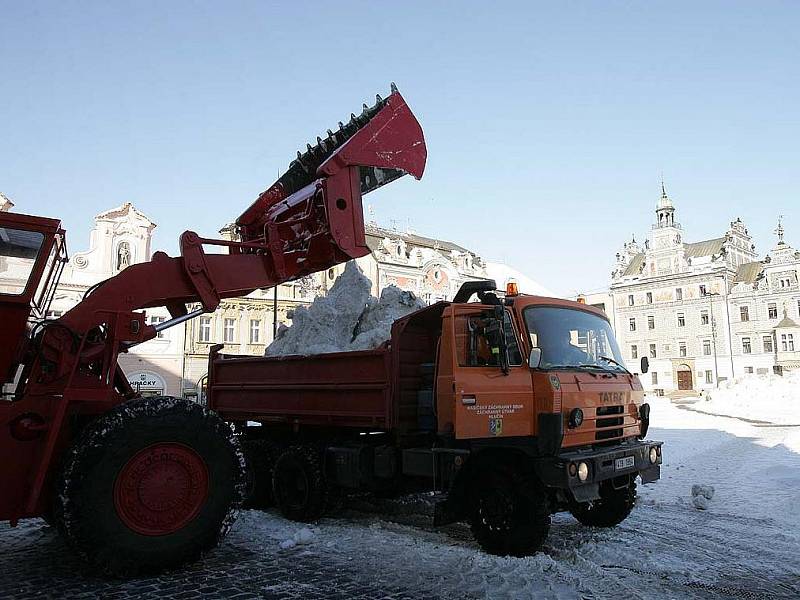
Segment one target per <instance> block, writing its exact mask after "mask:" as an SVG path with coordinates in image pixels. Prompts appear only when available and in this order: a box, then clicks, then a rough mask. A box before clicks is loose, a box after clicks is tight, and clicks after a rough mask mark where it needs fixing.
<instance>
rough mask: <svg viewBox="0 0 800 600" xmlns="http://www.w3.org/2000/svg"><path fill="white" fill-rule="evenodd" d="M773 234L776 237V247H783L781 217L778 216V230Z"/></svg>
mask: <svg viewBox="0 0 800 600" xmlns="http://www.w3.org/2000/svg"><path fill="white" fill-rule="evenodd" d="M775 233H776V234H777V235H778V245H779V246H781V245H783V234H784V230H783V215H778V228H777V229H776V230H775Z"/></svg>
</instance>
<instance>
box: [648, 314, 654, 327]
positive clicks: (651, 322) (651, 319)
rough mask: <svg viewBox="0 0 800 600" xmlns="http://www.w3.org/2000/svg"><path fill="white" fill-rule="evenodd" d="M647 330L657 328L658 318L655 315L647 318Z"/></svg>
mask: <svg viewBox="0 0 800 600" xmlns="http://www.w3.org/2000/svg"><path fill="white" fill-rule="evenodd" d="M647 328H648V329H655V328H656V318H655V317H654V316H653V315H650V316H649V317H647Z"/></svg>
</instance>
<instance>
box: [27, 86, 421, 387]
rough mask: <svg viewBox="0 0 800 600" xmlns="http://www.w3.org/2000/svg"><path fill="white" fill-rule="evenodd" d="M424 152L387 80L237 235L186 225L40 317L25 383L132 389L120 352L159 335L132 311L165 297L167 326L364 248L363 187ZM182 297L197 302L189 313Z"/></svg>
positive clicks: (260, 202)
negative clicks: (384, 93) (63, 307)
mask: <svg viewBox="0 0 800 600" xmlns="http://www.w3.org/2000/svg"><path fill="white" fill-rule="evenodd" d="M426 158H427V151H426V147H425V140H424V137H423V133H422V129H421V127H420V125H419V123H418V122H417V120H416V118H415V117H414V114H413V113H412V112H411V109H410V108H409V107H408V105H407V104H406V102H405V100H404V99H403V97H402V96H401V95H400V93H399V92H398V91H397V88H396V87H395V86H394V85H392V93H391V94H390V95H389V96H388V97H387V98H385V99H381V97H380V96H378V97H377V101H376V104H375V105H374V106H371V107H367V106H366V105H364V110H363V112H362V113H361V114H360V115H358V116H356V115H351V118H350V121H349V122H348V123H347V124H343V123H339V128H338V130H337V131H336V132H333V131H331V130H328V135H327V137H326V138H325V139H322V138H317V144H316V146H314V147H312V146H310V145H309V146H308V148H307V150H306V152H304V153H300V152H298V156H297V159H296V160H294V161H293V162H292V163H291V165H290V166H289V169H288V170H287V172H286V173H285V174H284V175H282V176H281V177H280V178H279V179H278V180H277V181H276V182H275V183H274V184H273V185H272V186H270V187H269V188H268V189H267V190H266V191H265V192H263V193H262V194H261V195H260V196H259V197H258V199H257V200H256V201H255V202H254V203H253V204H252V205H251V206H250V207H249V208H248V209H247V210H246V211H245V212H244V213H243V214H242V215H241V216H240V217H239V218H238V219H237V221H236V232H237V238H238V239H236V240H235V241H226V240H211V239H204V238H201V237H199V236H198V235H197V234H195V233H193V232H188V231H187V232H185V233H184V234H183V235H182V236H181V240H180V246H181V256H180V257H177V258H170V257H168V256H167V255H166V254H164V253H162V252H156V253H155V254H154V256H153V259H152V260H151V261H150V262H147V263H140V264H135V265H132V266H130V267H128V268H126V269H125V270H124V271H122V272H121V273H119V274H118V275H116V276H114V277H112V278H111V279H108V280H106V281H104V282H102V283H101V284H100V285H99V286H97V287H96V288H95V289H93V290H92V291H91V293H90V294H88V295H87V297H86V298H85V299H84V300H83V301H82V302H80V303H79V304H78V305H77V306H75V307H74V308H73V309H72V310H70V311H69V312H67V313H66V314H65V315H64V316H63V317H61V318H60V319H59V320H57V321H55V322H53V323H50V324H48V326H47V327H45V329H44V331H43V333H42V336H41V339H40V340H39V343H38V348H40V349H41V351H40V355H39V359H37V361H36V363H34V364H32V365H31V373H30V376H29V377H28V378H27V379H28V385H27V391H28V392H36V393H53V392H55V391H58V390H62V391H63V390H65V388H77V389H80V390H81V392H82V395H80V394H79V395H80V397H81V399H83V400H95V401H97V400H107V399H108V397H107V396H104V395H103V394H100V395H99V396H98V395H97V394H96V393H94V392H90V390H95V391H99V390H100V389H107V388H108V387H109V384H111V386H112V387H115V388H117V390H116V391H117V392H120V393H122V394H123V395H126V394H129V393H130V390H127V389H125V382H124V381H122V380H124V377H121V376H120V373H118V372H117V371H118V367H117V364H116V357H117V355H118V353H119V352H120V351H124V350H125V349H126V347H129V346H131V345H134V344H138V343H141V342H143V341H146V340H148V339H152V338H153V337H155V336H156V334H157V330H156V328H155V327H153V326H149V325H147V324H146V323H145V315H144V313H141V312H136V311H139V310H141V309H146V308H150V307H155V306H165V307H167V309H168V310H169V311H170V314H171V315H172V317H173V318H172V319H171V320H170V321H168V322H167V325H170V324H177V323H178V322H180V321H183V320H186V319H187V318H191V317H192V316H196V315H197V314H200V313H201V312H209V311H213V310H214V309H216V307H217V306H218V305H219V302H220V300H221V299H223V298H230V297H237V296H243V295H246V294H248V293H250V292H252V291H253V290H255V289H258V288H266V287H273V286H275V285H278V284H280V283H283V282H286V281H291V280H293V279H296V278H299V277H302V276H304V275H307V274H309V273H314V272H317V271H321V270H325V269H328V268H329V267H331V266H334V265H337V264H340V263H342V262H345V261H347V260H350V259H352V258H358V257H361V256H365V255H366V254H368V253H369V249H368V248H367V245H366V240H365V235H364V219H363V213H362V205H361V198H362V196H363V195H364V194H366V193H368V192H370V191H372V190H374V189H376V188H377V187H380V186H381V185H384V184H386V183H388V182H390V181H393V180H394V179H397V178H398V177H401V176H402V175H404V174H406V173H408V174H411V175H413V176H414V177H416V178H417V179H419V178H421V177H422V174H423V171H424V169H425V161H426ZM204 245H221V246H227V248H228V254H206V253H205V252H204V250H203V246H204ZM187 303H200V304H201V306H202V308H201V309H200V310H198V311H194V312H193V313H191V314H187V309H186V304H187ZM160 329H163V325H162V326H160V327H159V330H160ZM120 387H121V389H120ZM19 391H21V390H18V392H19Z"/></svg>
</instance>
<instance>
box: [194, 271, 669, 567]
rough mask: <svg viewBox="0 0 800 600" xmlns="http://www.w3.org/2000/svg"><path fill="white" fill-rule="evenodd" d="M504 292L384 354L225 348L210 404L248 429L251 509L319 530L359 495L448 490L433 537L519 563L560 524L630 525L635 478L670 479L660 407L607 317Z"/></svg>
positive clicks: (486, 288)
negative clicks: (264, 353)
mask: <svg viewBox="0 0 800 600" xmlns="http://www.w3.org/2000/svg"><path fill="white" fill-rule="evenodd" d="M495 287H496V286H495V283H494V282H493V281H482V282H470V283H467V284H464V286H463V287H462V289H461V290H460V291H459V293H458V294H457V295H456V297H455V299H454V301H453V302H438V303H436V304H433V305H431V306H429V307H427V308H424V309H422V310H419V311H417V312H415V313H412V314H410V315H408V316H406V317H404V318H402V319H399V320H398V321H396V322H395V323H394V325H393V327H392V335H391V339H390V340H389V341H388V342H386V343H385V344H383V345H382V346H381V347H380V348H378V349H375V350H368V351H360V352H342V353H336V354H323V355H317V356H288V357H270V358H266V357H252V356H249V357H244V356H229V355H224V354H222V353H221V352H220V350H221V349H222V347H221V346H217V347H215V348H214V349H213V350H212V353H211V356H210V359H209V361H210V364H209V377H208V388H207V399H208V404H209V407H210V408H212V409H214V410H215V411H217V412H218V413H219V414H220V415H221V416H222V417H223V418H224V419H226V420H229V421H234V422H238V423H239V424H240V425H241V426H242V431H243V438H244V446H245V452H246V455H247V456H248V457H249V462H250V465H251V476H252V480H251V482H250V504H251V506H254V507H261V506H264V505H266V504H268V503H270V502H275V503H276V504H277V506H278V508H279V509H280V510H281V511H282V512H283V513H284V514H285V515H286V516H287V517H289V518H291V519H295V520H301V521H309V520H314V519H316V518H318V517H320V516H321V515H322V514H323V513H325V512H326V511H330V510H332V509H334V507H336V506H341V505H342V499H343V498H346V496H347V492H348V491H354V490H361V491H372V492H375V493H379V494H392V493H404V492H413V491H421V490H436V491H439V492H443V493H442V494H441V495H440V498H441V500H440V501H439V502H438V504H437V505H436V510H435V523H436V524H437V525H442V524H447V523H451V522H456V521H467V522H469V523H470V525H471V527H472V531H473V534H474V535H475V537H476V539H477V540H478V542H479V543H480V544H481V546H482V547H483V548H484V549H485V550H486V551H488V552H491V553H495V554H504V555H517V556H520V555H525V554H528V553H531V552H534V551H536V550H537V549H538V548H539V547H540V546H541V544H542V543H543V542H544V540H545V539H546V537H547V534H548V530H549V527H550V516H551V514H553V513H555V512H558V511H566V510H568V511H570V512H571V513H572V514H573V515H574V516H575V517H576V518H577V519H578V520H579V521H580V522H581V523H583V524H585V525H592V526H604V527H609V526H613V525H616V524H618V523H619V522H621V521H622V520H623V519H625V518H626V517H627V516H628V514H629V513H630V511H631V509H632V508H633V505H634V500H635V497H636V480H637V477H638V478H640V479H641V482H642V483H650V482H653V481H655V480H657V479H659V477H660V465H661V442H654V441H648V440H646V439H645V437H646V435H647V429H648V426H649V415H650V407H649V405H648V404H645V403H643V391H642V386H641V384H640V382H639V379H638V377H637V376H636V375H634V374H631V373H630V372H628V371H627V370H626V368H625V367H624V366H623V359H622V356H621V355H620V351H619V348H618V346H617V343H616V341H615V339H614V334H613V331H612V329H611V326H610V324H609V322H608V320H607V318H606V316H605V314H604V313H603V312H602V311H600V310H597V309H595V308H592V307H590V306H586V305H584V304H579V303H576V302H571V301H566V300H559V299H554V298H544V297H538V296H527V295H521V294H515V293H512V292H513V289H512V290H508V293H505V294H501V293H500V292H498V291H497V290H496V289H495ZM474 296H477V302H474V301H473V302H470V301H469V300H470V299H473V297H474ZM647 367H648V365H647V360H646V359H644V360H643V364H642V372H646V371H647Z"/></svg>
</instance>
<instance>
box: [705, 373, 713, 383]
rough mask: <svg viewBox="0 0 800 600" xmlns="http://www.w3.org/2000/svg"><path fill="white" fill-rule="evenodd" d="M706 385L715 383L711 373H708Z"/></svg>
mask: <svg viewBox="0 0 800 600" xmlns="http://www.w3.org/2000/svg"><path fill="white" fill-rule="evenodd" d="M706 383H714V374H713V373H712V372H711V371H706Z"/></svg>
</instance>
